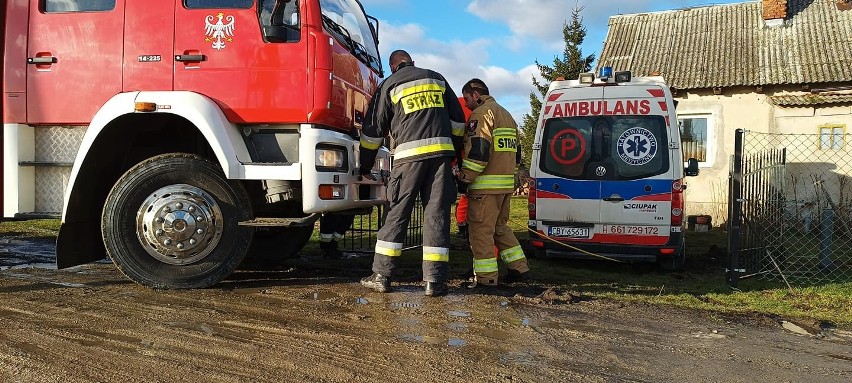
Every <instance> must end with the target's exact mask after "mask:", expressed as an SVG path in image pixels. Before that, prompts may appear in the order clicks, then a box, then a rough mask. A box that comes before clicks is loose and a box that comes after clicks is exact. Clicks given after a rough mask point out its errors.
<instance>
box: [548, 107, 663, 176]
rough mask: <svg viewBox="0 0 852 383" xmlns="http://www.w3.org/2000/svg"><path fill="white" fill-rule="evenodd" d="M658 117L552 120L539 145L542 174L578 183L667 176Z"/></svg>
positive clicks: (660, 122)
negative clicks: (577, 181) (580, 181)
mask: <svg viewBox="0 0 852 383" xmlns="http://www.w3.org/2000/svg"><path fill="white" fill-rule="evenodd" d="M666 133H667V132H666V121H665V119H664V118H663V117H662V116H582V117H567V118H552V119H549V120H547V122H546V124H545V126H544V134H543V135H542V140H541V151H540V153H541V157H540V158H539V164H541V165H540V167H541V170H543V171H545V172H547V173H550V174H553V175H555V176H558V177H563V178H568V179H576V180H634V179H640V178H646V177H652V176H655V175H658V174H663V173H666V172H667V171H668V170H669V166H670V164H669V162H670V161H669V149H668V136H667V134H666Z"/></svg>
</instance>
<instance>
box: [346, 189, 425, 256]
mask: <svg viewBox="0 0 852 383" xmlns="http://www.w3.org/2000/svg"><path fill="white" fill-rule="evenodd" d="M386 215H387V206H385V205H379V206H377V207H375V208H374V209H372V210H371V211H370V214H364V215H356V216H355V221H354V222H352V227H351V228H350V230H349V231H347V232H346V235H345V236H344V237H343V243H342V244H341V246H340V250H341V251H346V252H352V253H372V252H373V251H374V250H375V247H376V235H377V234H378V232H379V229H380V228H381V227H382V224H383V223H384V222H385V216H386ZM422 244H423V205H422V204H421V203H420V198H418V199H417V201H416V202H415V203H414V208H413V209H411V220H410V221H409V223H408V230H407V231H406V232H405V239H404V240H403V246H402V249H403V250H409V249H414V248H418V247H420V246H422Z"/></svg>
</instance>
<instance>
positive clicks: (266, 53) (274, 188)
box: [2, 0, 390, 288]
mask: <svg viewBox="0 0 852 383" xmlns="http://www.w3.org/2000/svg"><path fill="white" fill-rule="evenodd" d="M5 3H6V5H5V7H6V9H5V12H6V14H5V20H6V23H5V24H4V28H5V30H4V33H5V38H4V40H3V41H4V44H5V46H4V47H3V49H4V56H3V58H4V61H3V141H2V142H3V173H2V174H3V194H2V202H3V205H2V212H3V216H4V217H16V218H21V217H31V216H45V215H47V216H50V215H55V216H61V219H62V224H61V228H60V231H59V237H58V239H57V250H56V253H57V264H58V266H59V267H60V268H65V267H70V266H74V265H78V264H82V263H87V262H91V261H94V260H97V259H101V258H103V257H104V255H105V254H108V255H109V256H110V258H111V259H112V261H113V262H114V263H115V265H116V266H117V267H118V268H119V269H120V270H121V271H122V272H123V273H124V274H125V275H126V276H128V277H129V278H130V279H132V280H134V281H136V282H138V283H141V284H143V285H147V286H151V287H159V288H198V287H207V286H210V285H213V284H215V283H217V282H219V281H221V280H222V279H223V278H225V277H226V276H228V275H229V274H230V273H231V272H232V271H233V270H234V269H235V268H236V267H237V266H238V265H239V263H240V262H241V261H242V260H243V258H244V257H245V256H246V254H248V253H249V252H250V251H251V250H252V249H253V248H256V247H258V246H260V245H264V246H263V247H264V248H267V249H269V248H272V249H275V252H276V253H277V255H278V256H281V257H286V256H288V255H292V254H294V253H296V252H297V251H299V250H300V249H301V248H302V247H303V246H304V245H305V243H306V242H307V241H308V240H309V238H310V236H311V233H312V231H313V223H314V221H315V219H316V217H317V214H319V213H322V212H332V211H341V210H351V209H365V208H369V207H371V206H374V205H378V204H380V203H382V202H383V201H384V200H385V199H386V197H385V187H384V185H383V183H382V179H383V176H386V175H387V172H388V171H389V166H390V164H389V155H388V153H387V151H386V150H383V151H382V152H380V154H379V159H378V161H376V162H377V164H376V167H375V168H374V177H361V176H359V175H358V174H357V171H356V169H357V168H358V154H359V146H358V134H359V128H360V124H361V119H362V118H363V115H364V113H365V110H366V107H367V103H368V101H369V98H370V95H372V93H373V91H374V90H375V89H376V87H377V86H378V82H379V79H380V78H381V77H382V76H383V73H382V65H381V60H380V58H379V52H378V21H377V20H376V19H375V18H373V17H370V16H368V15H367V14H366V13H365V12H364V8H363V6H362V5H361V3H360V1H359V0H7V1H6V2H5ZM370 178H375V180H374V179H370ZM60 212H61V214H60Z"/></svg>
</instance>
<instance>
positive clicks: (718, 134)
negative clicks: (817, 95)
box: [675, 84, 852, 223]
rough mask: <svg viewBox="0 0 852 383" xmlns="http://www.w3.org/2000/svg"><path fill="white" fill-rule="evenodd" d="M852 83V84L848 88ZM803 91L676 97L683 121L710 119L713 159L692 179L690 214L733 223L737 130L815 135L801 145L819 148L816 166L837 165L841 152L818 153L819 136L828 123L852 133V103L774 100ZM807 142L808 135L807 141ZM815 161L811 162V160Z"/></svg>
mask: <svg viewBox="0 0 852 383" xmlns="http://www.w3.org/2000/svg"><path fill="white" fill-rule="evenodd" d="M847 85H848V84H847ZM790 92H794V93H801V92H802V90H801V87H798V86H791V87H786V88H785V87H777V88H774V87H773V88H772V89H764V90H763V92H761V93H758V92H757V91H756V89H755V88H754V87H739V88H724V89H722V92H721V94H718V95H717V94H714V93H713V90H712V89H706V90H694V91H684V90H680V91H678V92H677V94H676V95H675V99H676V100H677V101H678V106H677V113H678V117H679V118H684V117H701V116H707V117H708V118H709V121H708V125H709V126H708V137H707V140H708V155H707V157H708V158H707V159H708V161H707V162H705V163H701V166H700V169H701V174H700V175H699V176H697V177H689V178H687V179H686V182H687V186H688V187H687V189H686V192H685V198H686V202H687V206H686V214H687V215H693V214H707V215H711V216H712V217H713V222H714V223H721V222H725V221H726V220H727V194H728V193H727V189H728V172H729V169H730V166H731V156H732V155H733V153H734V134H735V131H736V130H737V129H744V130H749V131H755V132H767V133H797V134H810V135H813V137H812V138H811V137H808V138H810V139H809V140H801V141H804V142H797V143H796V145H801V148H803V149H810V148H811V146H812V147H813V149H814V154H813V157H812V160H813V161H814V162H823V161H828V162H830V161H835V160H836V159H837V158H838V152H837V151H820V150H818V145H819V141H818V136H817V135H818V133H819V127H820V126H822V125H828V124H831V125H841V126H845V128H846V133H852V105H843V106H838V105H829V106H824V105H823V106H820V105H816V106H807V107H785V106H776V105H772V104H770V103H769V101H768V97H769V96H772V95H780V94H786V93H790ZM803 138H804V137H803ZM850 146H852V142H849V141H848V140H847V142H846V144H845V150H843V151H842V152H843V153H844V155H843V156H841V157H847V156H848V155H847V154H846V153H847V151H852V149H850V148H849V147H850ZM809 159H810V158H809ZM850 163H851V164H852V159H850Z"/></svg>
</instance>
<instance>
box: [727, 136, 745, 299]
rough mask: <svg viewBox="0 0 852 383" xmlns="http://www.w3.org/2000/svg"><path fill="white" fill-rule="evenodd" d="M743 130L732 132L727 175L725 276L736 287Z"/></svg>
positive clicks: (740, 215) (740, 212)
mask: <svg viewBox="0 0 852 383" xmlns="http://www.w3.org/2000/svg"><path fill="white" fill-rule="evenodd" d="M744 135H745V131H744V130H742V129H737V130H736V133H735V134H734V161H733V163H732V164H731V172H730V173H729V175H728V255H729V258H730V260H731V263H730V264H729V265H728V270H727V272H726V277H727V280H728V285H730V286H731V287H737V283H738V282H739V278H740V276H739V269H740V223H741V221H742V199H741V192H742V178H743V136H744Z"/></svg>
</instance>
